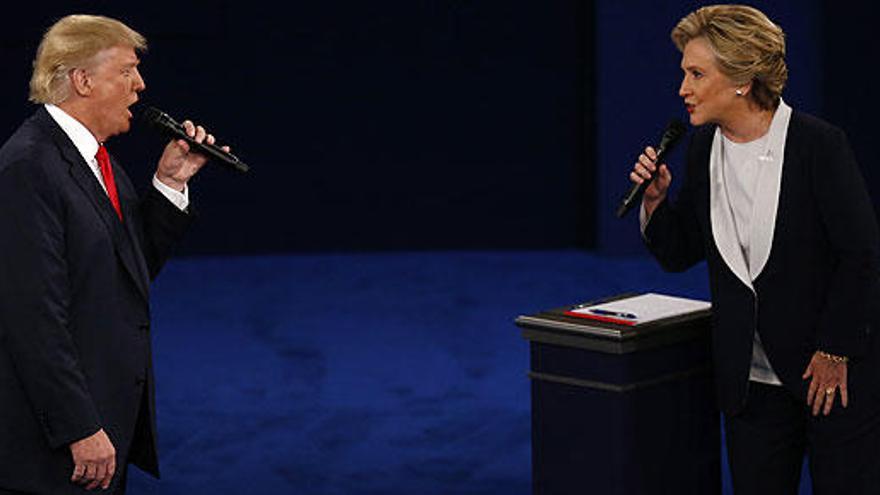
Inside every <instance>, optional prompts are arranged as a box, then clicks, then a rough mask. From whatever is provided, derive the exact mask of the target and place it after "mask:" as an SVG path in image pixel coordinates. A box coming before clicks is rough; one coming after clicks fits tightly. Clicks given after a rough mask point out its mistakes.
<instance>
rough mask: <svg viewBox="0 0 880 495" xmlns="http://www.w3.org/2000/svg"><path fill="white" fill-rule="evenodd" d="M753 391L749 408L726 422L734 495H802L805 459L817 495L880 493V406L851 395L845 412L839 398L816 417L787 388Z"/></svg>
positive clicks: (760, 386) (756, 387)
mask: <svg viewBox="0 0 880 495" xmlns="http://www.w3.org/2000/svg"><path fill="white" fill-rule="evenodd" d="M749 387H750V388H749V396H748V401H747V403H746V407H745V409H744V410H743V411H742V412H740V413H739V414H737V415H735V416H731V417H726V418H725V422H724V426H725V433H726V435H727V455H728V460H729V464H730V472H731V477H732V479H733V490H734V493H736V494H737V495H763V494H767V495H787V494H792V495H796V494H797V493H798V482H799V480H800V476H801V466H802V464H803V459H804V454H807V455H808V458H809V465H810V474H811V477H812V480H813V494H814V495H843V494H848V495H862V494H864V495H868V494H877V493H880V401H877V400H875V399H874V398H873V397H861V398H860V397H852V396H851V397H850V404H849V407H848V408H846V409H844V408H843V407H842V406H841V404H840V400H839V397H838V399H837V400H836V402H835V404H834V409H832V411H831V414H829V415H828V416H823V415H822V414H821V413H820V414H819V416H816V417H814V416H813V415H812V413H811V411H810V410H809V409H808V408H807V406H806V402H805V400H803V399H800V398H798V397H794V396H793V395H792V394H791V393H790V392H789V391H788V390H787V389H785V388H784V387H777V386H772V385H764V384H761V383H757V382H751V383H750V384H749ZM860 399H861V400H860Z"/></svg>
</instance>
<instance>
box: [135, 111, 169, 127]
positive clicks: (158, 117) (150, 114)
mask: <svg viewBox="0 0 880 495" xmlns="http://www.w3.org/2000/svg"><path fill="white" fill-rule="evenodd" d="M167 117H168V116H167V114H165V112H163V111H161V110H159V109H158V108H154V107H147V108H146V109H144V111H143V113H141V122H143V123H145V124H147V125H149V126H151V127H155V128H161V127H162V124H163V122H164V121H165V120H166V119H167Z"/></svg>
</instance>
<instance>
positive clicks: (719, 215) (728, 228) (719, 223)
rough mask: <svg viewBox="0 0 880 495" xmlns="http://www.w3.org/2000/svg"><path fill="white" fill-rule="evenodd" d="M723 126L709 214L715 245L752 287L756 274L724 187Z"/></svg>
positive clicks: (714, 155) (713, 159) (714, 153)
mask: <svg viewBox="0 0 880 495" xmlns="http://www.w3.org/2000/svg"><path fill="white" fill-rule="evenodd" d="M721 153H722V146H721V129H720V128H716V129H715V136H714V137H713V139H712V148H711V151H710V156H709V217H710V221H711V225H712V237H713V239H714V240H715V248H716V249H718V253H719V254H721V259H723V260H724V263H726V264H727V267H728V268H730V271H732V272H733V273H734V274H735V275H736V277H737V278H738V279H740V281H741V282H742V283H743V284H745V286H746V287H748V288H752V278H751V276H750V275H749V268H748V265H747V264H746V259H745V255H744V254H743V251H742V249H740V243H739V237H738V236H737V234H736V225H735V224H734V221H733V212H731V211H730V198H729V197H728V195H727V188H726V187H724V169H723V167H722V166H721V162H722V158H721Z"/></svg>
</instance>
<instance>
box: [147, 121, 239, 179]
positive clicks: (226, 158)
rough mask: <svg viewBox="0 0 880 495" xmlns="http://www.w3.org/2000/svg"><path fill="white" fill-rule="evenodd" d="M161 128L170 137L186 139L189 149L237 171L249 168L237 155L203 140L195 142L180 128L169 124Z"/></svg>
mask: <svg viewBox="0 0 880 495" xmlns="http://www.w3.org/2000/svg"><path fill="white" fill-rule="evenodd" d="M163 129H165V130H166V132H167V133H168V135H169V137H171V138H172V139H183V140H184V141H186V144H188V145H189V147H190V150H192V151H194V152H196V153H201V154H203V155H207V156H208V157H209V158H215V159H217V160H218V161H219V162H220V163H223V164H224V165H227V166H229V167H232V168H233V169H235V170H237V171H239V172H242V173H244V172H247V171H248V170H250V167H248V166H247V164H245V163H244V162H242V161H241V160H239V159H238V157H237V156H235V155H233V154H232V153H229V152H228V151H224V150H223V148H221V147H219V146H217V145H216V144H208V143H205V142H201V143H199V142H197V141H196V140H195V139H193V138H191V137H189V136H188V135H187V134H186V132H184V131H183V129H182V128H177V127H171V126H167V125H166V126H163Z"/></svg>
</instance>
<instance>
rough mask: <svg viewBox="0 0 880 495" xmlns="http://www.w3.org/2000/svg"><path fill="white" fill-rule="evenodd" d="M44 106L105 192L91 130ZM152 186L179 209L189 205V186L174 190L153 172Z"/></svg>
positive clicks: (64, 113) (57, 110)
mask: <svg viewBox="0 0 880 495" xmlns="http://www.w3.org/2000/svg"><path fill="white" fill-rule="evenodd" d="M45 107H46V111H47V112H49V115H50V116H51V117H52V119H53V120H54V121H55V122H56V123H57V124H58V126H59V127H61V130H63V131H64V133H65V134H67V137H69V138H70V140H71V141H72V142H73V145H74V146H75V147H76V149H77V150H78V151H79V154H80V155H82V157H83V160H85V162H86V164H87V165H88V166H89V169H90V170H91V171H92V174H93V175H94V176H95V178H96V179H98V183H99V184H101V188H103V189H104V192H105V193H106V192H107V186H106V185H105V184H104V176H103V175H101V167H100V166H99V165H98V159H97V158H95V155H96V154H97V153H98V147H99V146H100V144H99V143H98V140H97V139H95V136H94V135H92V133H91V131H89V130H88V129H87V128H86V126H84V125H82V123H81V122H80V121H78V120H76V119H75V118H73V117H71V116H70V115H69V114H68V113H67V112H65V111H64V110H62V109H60V108H58V107H57V106H55V105H51V104H47V105H45ZM153 187H155V188H156V189H157V190H158V191H159V192H160V193H162V195H163V196H165V197H166V198H168V201H171V203H172V204H174V206H176V207H177V208H178V209H180V210H181V211H183V210H186V208H187V207H188V206H189V187H184V189H183V192H180V191H176V190H174V189H173V188H171V187H168V186H166V185H165V184H163V183H162V181H160V180H159V179H158V177H156V175H155V174H154V175H153Z"/></svg>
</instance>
